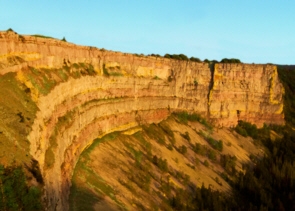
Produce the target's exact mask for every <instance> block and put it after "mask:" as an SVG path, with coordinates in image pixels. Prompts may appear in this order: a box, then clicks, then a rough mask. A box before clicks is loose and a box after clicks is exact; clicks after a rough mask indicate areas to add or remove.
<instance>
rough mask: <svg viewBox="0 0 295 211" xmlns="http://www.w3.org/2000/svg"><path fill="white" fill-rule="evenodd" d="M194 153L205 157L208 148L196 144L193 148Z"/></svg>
mask: <svg viewBox="0 0 295 211" xmlns="http://www.w3.org/2000/svg"><path fill="white" fill-rule="evenodd" d="M193 151H194V152H195V153H197V154H199V155H202V156H204V155H205V154H206V151H207V149H206V146H205V145H201V144H200V143H196V144H195V146H193Z"/></svg>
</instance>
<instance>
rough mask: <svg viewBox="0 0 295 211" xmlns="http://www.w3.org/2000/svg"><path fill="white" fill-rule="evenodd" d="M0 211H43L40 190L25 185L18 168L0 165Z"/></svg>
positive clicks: (22, 175) (24, 177)
mask: <svg viewBox="0 0 295 211" xmlns="http://www.w3.org/2000/svg"><path fill="white" fill-rule="evenodd" d="M0 210H43V207H42V204H41V190H40V189H39V188H38V187H34V186H31V187H29V186H28V185H27V183H26V176H25V173H24V171H23V169H22V167H20V166H19V167H6V168H5V167H4V166H2V165H0Z"/></svg>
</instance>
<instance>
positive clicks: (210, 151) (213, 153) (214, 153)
mask: <svg viewBox="0 0 295 211" xmlns="http://www.w3.org/2000/svg"><path fill="white" fill-rule="evenodd" d="M208 157H209V159H210V160H214V161H215V160H216V152H215V151H214V150H211V149H209V154H208Z"/></svg>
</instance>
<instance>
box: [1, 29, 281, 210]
mask: <svg viewBox="0 0 295 211" xmlns="http://www.w3.org/2000/svg"><path fill="white" fill-rule="evenodd" d="M78 63H81V64H85V63H86V64H90V65H91V66H92V67H93V70H94V72H95V74H93V75H87V74H86V75H82V76H79V77H77V78H73V77H68V78H67V79H65V80H64V81H62V82H60V83H57V84H55V85H54V86H53V87H52V88H51V89H50V92H48V93H45V92H44V93H42V92H40V89H38V88H39V87H38V84H37V85H36V83H33V82H32V80H31V81H30V80H29V78H28V77H26V75H25V71H26V69H28V68H32V67H33V68H36V69H38V70H40V71H41V72H42V70H43V69H44V71H45V69H46V71H48V70H50V69H56V68H62V67H67V69H68V71H69V74H70V72H72V71H73V67H74V66H75V64H78ZM9 72H16V74H17V78H18V80H19V81H20V83H22V84H24V85H25V86H26V87H28V88H29V89H30V93H31V97H32V99H33V100H34V101H35V102H36V104H37V106H38V108H39V110H38V111H37V113H36V118H35V120H34V123H33V126H32V129H31V132H30V133H29V134H27V135H28V136H27V139H28V140H29V142H30V153H31V155H32V156H33V157H34V158H35V159H36V160H37V161H38V162H39V164H40V169H41V172H42V176H43V178H44V181H45V194H44V201H45V203H46V205H47V207H48V209H49V210H55V209H57V210H67V209H68V208H69V207H68V197H69V190H70V186H71V177H72V174H73V170H74V167H75V164H76V162H77V160H78V158H79V155H80V154H81V152H82V151H83V150H84V149H85V148H86V147H88V146H89V145H90V144H91V143H92V141H93V140H94V139H95V138H97V137H99V136H102V135H104V134H107V133H109V132H112V131H115V130H125V129H128V128H131V127H134V126H136V125H138V124H144V123H152V122H159V121H161V120H163V119H165V118H166V117H167V116H168V115H169V114H170V113H171V112H172V111H174V110H188V111H195V112H198V113H201V114H203V115H204V116H206V117H208V118H209V119H211V121H212V122H214V123H215V125H217V126H226V127H229V126H235V125H236V124H237V121H238V120H240V119H241V120H246V121H248V122H252V123H255V124H257V125H258V126H262V125H263V123H270V124H283V123H284V116H283V101H282V95H283V92H284V90H283V87H282V84H281V83H280V82H279V79H278V76H277V71H276V66H273V65H254V64H215V65H209V64H206V63H195V62H190V61H177V60H170V59H166V58H156V57H146V56H142V57H141V56H136V55H132V54H125V53H120V52H111V51H105V50H101V49H97V48H93V47H85V46H78V45H74V44H71V43H67V42H62V41H60V40H56V39H46V38H39V37H33V36H27V35H24V36H21V35H17V34H15V33H14V32H0V74H1V75H4V74H6V73H9Z"/></svg>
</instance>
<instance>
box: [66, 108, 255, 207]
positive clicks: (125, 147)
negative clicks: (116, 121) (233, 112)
mask: <svg viewBox="0 0 295 211" xmlns="http://www.w3.org/2000/svg"><path fill="white" fill-rule="evenodd" d="M187 119H189V121H187ZM191 120H194V121H195V122H192V121H191ZM200 122H202V123H203V124H200ZM192 124H193V125H192ZM198 130H199V131H198ZM200 131H202V132H200ZM227 131H228V132H229V130H227ZM220 132H222V131H219V132H216V131H213V128H212V126H211V127H210V126H209V124H208V123H207V122H206V123H205V121H204V119H203V118H201V117H200V116H199V115H196V114H193V115H190V114H188V113H186V112H181V113H178V114H175V115H173V116H171V117H170V118H169V119H168V120H166V121H163V122H161V123H159V124H151V125H146V126H142V127H140V128H138V132H135V133H133V135H131V136H130V135H125V134H124V133H119V132H116V133H114V134H110V135H107V136H105V137H103V138H101V139H97V140H96V141H95V142H94V144H93V145H92V146H91V147H89V148H88V149H87V150H85V152H83V154H82V155H81V157H80V161H79V162H78V164H77V167H76V169H75V173H74V177H73V181H72V182H73V184H74V186H73V187H72V191H71V209H72V210H79V209H83V210H94V208H95V207H96V206H98V204H100V205H101V204H104V206H107V207H109V206H111V204H117V206H119V207H121V208H122V209H134V210H186V209H187V210H194V209H198V208H200V207H203V208H204V209H205V208H206V209H210V210H214V209H215V208H216V209H217V208H218V207H219V208H220V207H223V208H224V209H225V208H226V207H229V208H230V207H233V205H231V204H232V202H231V199H229V198H228V196H227V194H224V193H223V191H229V188H230V186H229V183H230V184H231V183H232V181H233V180H234V177H235V176H236V175H237V174H238V172H239V170H241V169H242V165H241V162H242V160H241V158H243V159H245V158H246V157H247V155H250V153H247V152H246V151H245V150H244V149H242V148H241V147H239V146H238V144H237V143H238V141H237V140H236V138H234V135H231V136H226V137H225V138H224V140H226V143H228V142H229V140H232V139H234V140H236V141H234V143H233V147H232V146H230V145H228V144H226V145H225V146H224V147H221V148H219V149H216V148H215V147H214V146H215V145H214V144H212V143H210V141H209V142H208V140H207V138H206V137H208V136H210V137H212V139H213V140H215V139H216V136H217V135H218V134H223V135H226V134H227V133H228V132H226V133H224V132H222V133H220ZM200 133H204V134H208V136H202V135H199V134H200ZM229 133H230V132H229ZM223 135H222V136H223ZM213 137H214V138H213ZM241 139H243V138H241ZM214 143H215V142H214ZM217 143H218V142H217ZM220 143H223V141H221V140H220ZM244 145H245V147H246V146H248V145H249V146H248V147H250V148H251V149H252V150H251V152H253V153H254V152H256V153H258V152H259V150H255V147H254V145H253V143H251V142H249V141H248V142H246V140H245V143H244ZM236 148H237V149H238V150H241V153H240V155H241V156H239V160H237V158H236V157H235V156H234V155H233V153H234V152H235V150H236ZM228 153H230V154H228ZM244 155H245V156H246V157H243V156H244ZM255 156H258V154H255ZM201 175H203V176H201ZM202 183H204V184H203V185H202ZM210 184H211V185H210ZM221 190H222V192H221ZM85 193H87V194H86V195H87V196H88V195H89V194H90V195H91V201H92V203H87V204H85V201H84V200H82V199H83V198H85ZM80 199H81V200H80ZM92 199H93V200H92ZM112 201H113V203H112ZM101 206H102V205H101ZM214 207H215V208H214ZM113 209H117V208H116V207H115V208H114V207H113Z"/></svg>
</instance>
